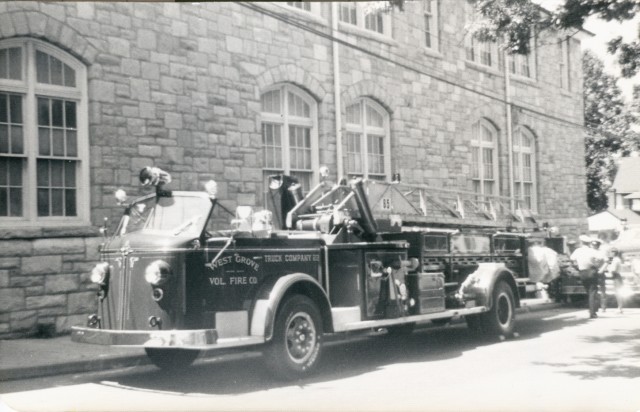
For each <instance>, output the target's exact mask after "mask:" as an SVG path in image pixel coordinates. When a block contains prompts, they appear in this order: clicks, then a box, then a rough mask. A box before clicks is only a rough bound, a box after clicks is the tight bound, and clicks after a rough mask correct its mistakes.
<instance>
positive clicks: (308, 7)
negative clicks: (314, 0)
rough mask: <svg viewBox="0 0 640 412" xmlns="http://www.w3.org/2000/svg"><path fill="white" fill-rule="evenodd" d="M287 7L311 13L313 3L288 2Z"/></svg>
mask: <svg viewBox="0 0 640 412" xmlns="http://www.w3.org/2000/svg"><path fill="white" fill-rule="evenodd" d="M287 5H288V6H290V7H295V8H296V9H300V10H304V11H311V2H309V1H288V2H287Z"/></svg>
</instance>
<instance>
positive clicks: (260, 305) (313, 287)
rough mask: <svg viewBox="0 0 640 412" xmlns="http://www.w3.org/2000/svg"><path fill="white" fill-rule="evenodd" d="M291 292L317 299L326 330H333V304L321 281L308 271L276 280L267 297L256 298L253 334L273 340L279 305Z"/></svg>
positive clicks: (252, 321) (252, 322)
mask: <svg viewBox="0 0 640 412" xmlns="http://www.w3.org/2000/svg"><path fill="white" fill-rule="evenodd" d="M289 292H293V293H300V294H303V295H306V296H308V297H309V298H311V299H312V300H313V301H315V302H316V304H317V305H318V309H319V310H320V314H321V316H322V325H323V329H324V331H326V332H331V331H332V329H333V321H332V319H331V304H330V303H329V298H328V297H327V294H326V293H325V291H324V290H323V289H322V286H320V283H318V281H317V280H316V279H314V278H313V277H311V276H310V275H307V274H306V273H292V274H290V275H286V276H283V277H281V278H279V279H278V280H277V281H276V282H275V284H274V285H273V287H272V288H271V291H270V292H269V295H268V298H267V299H258V300H256V302H255V304H254V306H253V315H252V316H251V332H250V334H251V336H264V338H265V341H270V340H271V338H272V336H273V328H274V323H275V317H276V313H277V310H278V307H279V306H280V303H281V302H282V300H283V298H284V297H285V296H286V295H287V294H288V293H289Z"/></svg>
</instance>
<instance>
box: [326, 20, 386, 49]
mask: <svg viewBox="0 0 640 412" xmlns="http://www.w3.org/2000/svg"><path fill="white" fill-rule="evenodd" d="M338 30H340V31H341V32H344V33H347V34H354V35H356V36H360V37H366V38H369V39H370V40H374V41H378V42H380V43H386V44H388V45H389V46H397V45H398V42H397V41H395V40H394V39H393V38H392V37H390V36H387V35H386V34H381V33H378V32H375V31H371V30H367V29H365V28H363V27H360V26H354V25H353V24H349V23H345V22H342V21H341V22H339V23H338Z"/></svg>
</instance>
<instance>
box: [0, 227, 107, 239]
mask: <svg viewBox="0 0 640 412" xmlns="http://www.w3.org/2000/svg"><path fill="white" fill-rule="evenodd" d="M96 236H100V229H99V228H97V227H95V226H76V227H73V226H52V227H16V228H11V229H0V240H11V239H40V238H57V237H96Z"/></svg>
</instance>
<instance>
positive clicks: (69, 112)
mask: <svg viewBox="0 0 640 412" xmlns="http://www.w3.org/2000/svg"><path fill="white" fill-rule="evenodd" d="M64 119H65V126H66V127H67V128H70V129H75V128H76V103H75V102H70V101H65V102H64Z"/></svg>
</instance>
